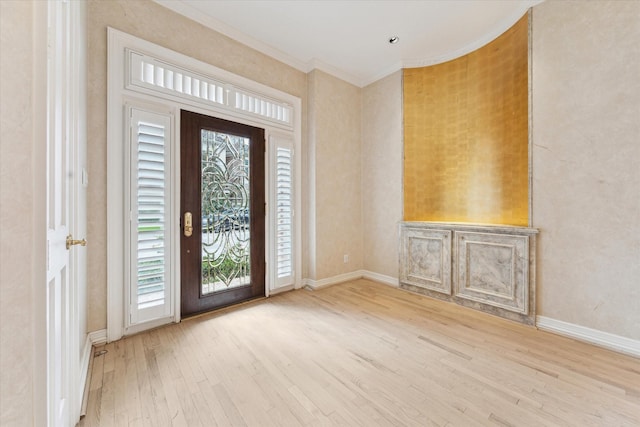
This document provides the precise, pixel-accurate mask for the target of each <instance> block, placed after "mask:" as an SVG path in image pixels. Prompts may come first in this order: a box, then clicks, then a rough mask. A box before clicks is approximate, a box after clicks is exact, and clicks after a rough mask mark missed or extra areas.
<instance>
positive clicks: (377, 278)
mask: <svg viewBox="0 0 640 427" xmlns="http://www.w3.org/2000/svg"><path fill="white" fill-rule="evenodd" d="M363 278H364V279H369V280H373V281H374V282H379V283H382V284H384V285H389V286H393V287H395V288H397V287H398V286H399V285H398V279H397V278H395V277H391V276H385V275H384V274H380V273H374V272H373V271H368V270H356V271H352V272H351V273H344V274H339V275H337V276H333V277H327V278H326V279H320V280H312V279H304V280H303V281H302V286H303V287H304V286H306V287H308V288H310V289H313V290H317V289H322V288H326V287H327V286H332V285H337V284H338V283H343V282H348V281H349V280H357V279H363Z"/></svg>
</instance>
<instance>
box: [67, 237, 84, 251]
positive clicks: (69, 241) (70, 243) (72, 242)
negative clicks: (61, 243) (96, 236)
mask: <svg viewBox="0 0 640 427" xmlns="http://www.w3.org/2000/svg"><path fill="white" fill-rule="evenodd" d="M74 245H80V246H87V241H86V240H85V239H82V240H74V239H73V236H72V235H71V234H69V235H68V236H67V241H66V246H67V250H69V249H71V246H74Z"/></svg>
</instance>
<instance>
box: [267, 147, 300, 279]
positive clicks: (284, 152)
mask: <svg viewBox="0 0 640 427" xmlns="http://www.w3.org/2000/svg"><path fill="white" fill-rule="evenodd" d="M270 145H271V153H272V165H273V168H274V173H273V174H272V179H273V181H274V182H273V185H272V188H273V191H274V197H273V199H272V200H273V202H272V205H273V206H272V210H271V214H272V218H273V223H274V226H273V235H274V239H273V245H274V248H273V267H272V271H273V275H272V277H273V279H272V280H273V286H272V288H273V289H277V288H280V287H283V286H288V285H293V284H294V265H295V263H294V254H295V248H294V231H295V230H294V221H293V216H294V210H293V208H294V200H295V199H294V196H295V189H294V185H293V161H294V159H293V154H294V153H293V140H292V139H289V138H283V137H273V136H272V137H271V138H270Z"/></svg>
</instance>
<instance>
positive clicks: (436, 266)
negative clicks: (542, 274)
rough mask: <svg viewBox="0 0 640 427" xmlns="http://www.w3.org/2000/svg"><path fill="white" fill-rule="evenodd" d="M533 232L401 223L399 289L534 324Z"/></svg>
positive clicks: (521, 229) (486, 227) (514, 228)
mask: <svg viewBox="0 0 640 427" xmlns="http://www.w3.org/2000/svg"><path fill="white" fill-rule="evenodd" d="M537 233H538V230H536V229H533V228H526V227H507V226H490V225H467V224H451V223H436V222H403V223H401V225H400V242H401V243H400V287H402V288H404V289H407V290H410V291H414V292H418V293H421V294H424V295H427V296H431V297H435V298H439V299H444V300H447V301H453V302H456V303H458V304H461V305H464V306H467V307H471V308H474V309H477V310H481V311H485V312H488V313H491V314H495V315H498V316H502V317H505V318H508V319H511V320H515V321H519V322H521V323H525V324H529V325H534V324H535V308H536V303H535V301H536V300H535V254H536V235H537Z"/></svg>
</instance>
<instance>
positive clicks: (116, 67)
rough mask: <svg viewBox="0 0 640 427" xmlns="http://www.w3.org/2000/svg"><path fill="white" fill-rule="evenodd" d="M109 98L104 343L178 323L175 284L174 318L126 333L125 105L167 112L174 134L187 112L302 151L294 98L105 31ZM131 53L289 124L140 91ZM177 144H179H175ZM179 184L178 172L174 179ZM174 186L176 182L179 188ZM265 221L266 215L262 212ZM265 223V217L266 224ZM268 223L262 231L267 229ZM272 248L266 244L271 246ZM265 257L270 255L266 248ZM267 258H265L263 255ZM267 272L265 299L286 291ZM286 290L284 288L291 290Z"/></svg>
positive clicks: (298, 243) (298, 173)
mask: <svg viewBox="0 0 640 427" xmlns="http://www.w3.org/2000/svg"><path fill="white" fill-rule="evenodd" d="M107 50H108V70H107V75H108V85H107V86H108V88H109V90H108V93H107V141H108V144H107V229H108V230H109V233H108V236H107V331H106V335H107V342H111V341H115V340H118V339H120V338H121V337H122V336H124V335H126V334H129V333H134V332H139V331H141V330H144V329H148V328H151V327H155V326H159V325H161V324H165V323H170V322H179V321H180V318H181V316H180V283H179V280H176V281H174V282H173V283H172V289H173V296H174V301H173V304H174V314H173V316H172V317H171V318H166V319H160V320H158V321H156V322H149V323H147V324H142V325H138V326H137V327H135V328H125V315H126V313H127V309H126V308H125V292H126V291H125V286H124V283H125V280H126V279H125V273H124V265H125V262H126V261H127V260H125V258H124V257H123V253H124V252H125V246H124V245H125V241H124V224H125V218H124V216H125V215H124V200H123V189H124V188H125V186H126V184H125V182H124V176H125V171H124V167H123V162H122V159H123V158H125V157H124V144H123V140H124V135H123V133H124V132H125V129H124V127H125V126H124V122H125V119H124V116H125V114H124V110H125V105H151V104H152V105H155V106H163V107H164V108H165V109H166V111H170V112H171V113H172V114H173V115H174V117H175V127H174V130H175V132H176V133H178V132H179V129H180V119H179V116H180V110H181V109H188V110H190V111H193V112H196V113H200V114H205V115H209V116H214V117H217V118H221V119H224V120H230V121H234V122H238V123H242V124H246V125H250V126H255V127H261V128H264V129H265V138H266V139H267V141H268V140H269V136H270V135H271V134H280V135H283V134H286V135H290V137H291V139H292V140H293V141H294V150H295V152H296V153H302V151H301V139H302V100H301V99H300V98H298V97H296V96H293V95H291V94H288V93H286V92H283V91H280V90H278V89H274V88H271V87H269V86H266V85H263V84H261V83H258V82H255V81H253V80H250V79H247V78H245V77H242V76H239V75H236V74H233V73H230V72H228V71H225V70H222V69H220V68H218V67H215V66H213V65H210V64H207V63H204V62H202V61H199V60H196V59H194V58H191V57H188V56H186V55H183V54H181V53H179V52H176V51H173V50H170V49H167V48H164V47H162V46H159V45H156V44H154V43H151V42H148V41H145V40H143V39H140V38H137V37H135V36H132V35H129V34H127V33H124V32H121V31H118V30H115V29H113V28H108V49H107ZM130 51H135V52H143V53H144V54H146V55H152V56H153V57H154V58H158V59H159V60H161V61H166V62H167V63H173V64H177V65H178V66H180V67H182V68H183V69H184V70H191V71H193V72H194V73H198V74H200V75H202V76H210V77H213V78H215V79H216V80H218V81H220V82H225V85H227V86H225V87H231V88H234V89H237V90H239V91H243V93H247V94H257V95H258V96H265V97H266V98H267V99H269V100H276V101H279V102H282V103H284V104H286V105H288V106H289V107H290V108H291V111H292V117H291V119H292V120H291V124H290V125H287V126H285V125H279V124H277V123H274V122H273V121H270V120H268V119H263V118H261V117H259V116H258V115H256V114H252V113H250V112H246V111H241V110H239V109H237V108H236V109H234V108H230V107H227V106H224V105H203V103H201V102H198V101H197V100H193V99H190V98H188V97H181V96H177V95H175V94H171V93H167V91H154V90H150V89H148V88H145V87H140V86H136V85H133V84H129V83H128V79H130V75H128V74H127V72H126V71H125V70H127V67H128V65H129V64H130V59H129V57H128V53H130ZM175 141H176V144H177V143H178V139H175ZM301 159H302V156H301V155H298V156H297V160H296V162H295V164H294V171H295V172H294V174H295V178H294V181H295V183H294V186H295V188H296V191H297V193H296V194H297V197H296V199H295V212H296V214H295V218H294V222H295V230H296V235H295V237H294V242H295V248H296V249H295V267H294V272H295V284H294V286H293V287H294V288H300V287H301V286H302V233H301V230H302V215H300V213H301V212H302V193H301V191H300V190H301V189H302V160H301ZM179 161H180V159H179V156H178V157H176V158H174V165H175V164H179ZM266 170H267V176H269V173H270V172H269V170H270V166H269V163H268V162H267V163H266ZM176 175H177V177H178V179H179V171H178V173H177V174H176ZM178 184H179V182H178ZM265 184H266V185H267V188H266V191H267V200H268V198H269V193H268V191H269V188H268V179H266V180H265ZM175 196H176V197H174V200H176V199H177V200H179V194H176V195H175ZM179 207H180V206H179V204H177V206H175V210H174V211H173V212H174V215H175V216H174V218H179ZM267 215H268V216H269V213H268V212H267ZM269 220H270V217H269V218H268V219H267V221H269ZM270 226H271V224H270V222H267V227H270ZM179 237H180V230H179V227H176V232H175V233H174V235H173V238H174V239H179ZM270 244H271V242H269V243H267V245H270ZM267 251H269V249H268V248H267ZM267 253H268V252H267ZM177 254H178V251H174V259H173V263H172V268H173V271H174V274H175V275H177V276H178V277H179V263H180V260H179V257H177V256H176V255H177ZM271 276H272V272H271V271H270V269H269V266H268V265H267V273H266V280H267V285H266V286H265V295H266V296H269V294H270V293H275V292H278V291H281V290H285V289H277V288H275V287H272V286H273V284H272V280H271ZM290 288H291V287H289V288H287V289H290Z"/></svg>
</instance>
